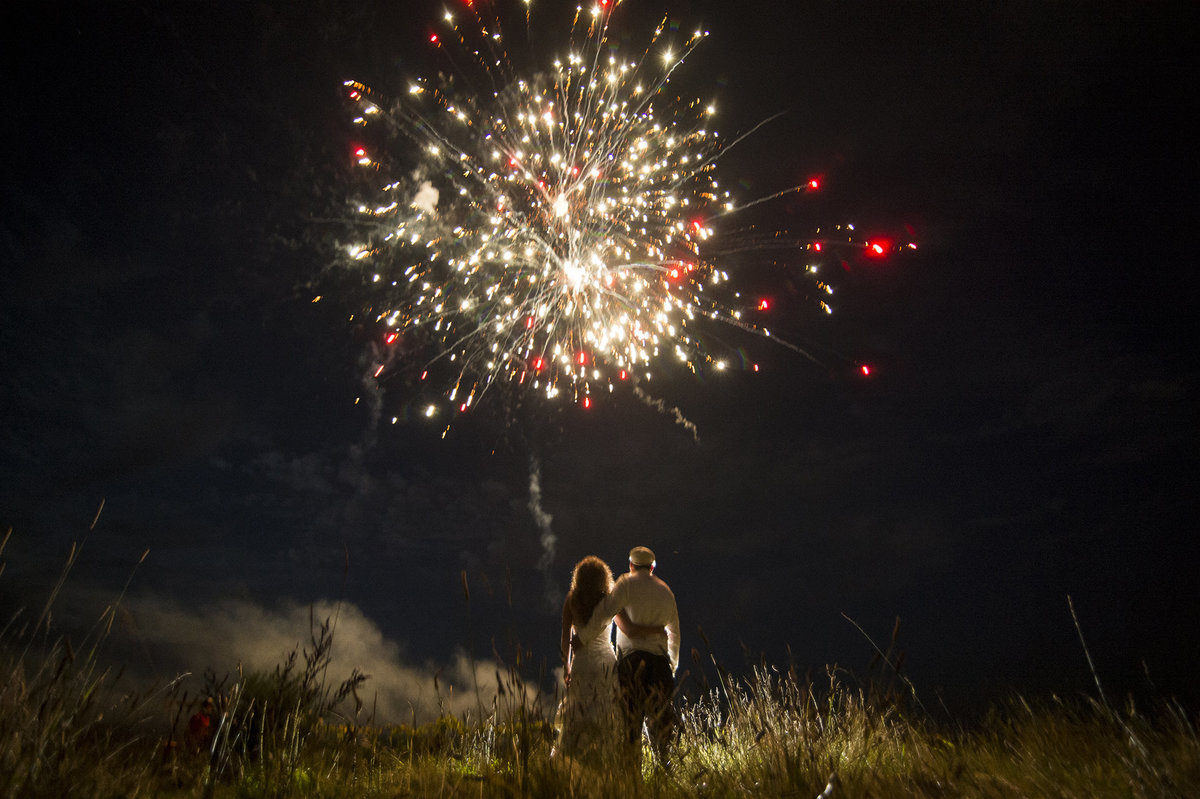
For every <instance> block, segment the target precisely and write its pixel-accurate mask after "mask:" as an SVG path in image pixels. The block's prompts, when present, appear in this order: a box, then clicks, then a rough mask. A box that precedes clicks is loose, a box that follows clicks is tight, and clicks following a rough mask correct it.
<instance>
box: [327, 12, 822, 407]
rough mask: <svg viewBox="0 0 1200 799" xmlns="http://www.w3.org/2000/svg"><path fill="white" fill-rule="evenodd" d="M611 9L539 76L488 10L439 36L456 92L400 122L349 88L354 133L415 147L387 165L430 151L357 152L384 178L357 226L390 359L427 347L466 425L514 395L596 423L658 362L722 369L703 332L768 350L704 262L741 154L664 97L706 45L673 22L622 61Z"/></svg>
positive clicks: (360, 88)
mask: <svg viewBox="0 0 1200 799" xmlns="http://www.w3.org/2000/svg"><path fill="white" fill-rule="evenodd" d="M618 4H619V3H618V2H612V3H606V4H603V5H596V6H594V7H592V8H591V9H583V8H580V9H578V10H577V13H576V15H575V19H574V22H573V23H572V25H571V27H570V31H569V36H568V40H567V43H566V46H565V52H564V53H560V57H559V58H558V59H556V60H553V61H552V63H550V64H539V65H538V69H540V70H542V71H540V72H535V73H531V74H530V75H528V76H523V75H522V73H521V72H520V71H519V70H518V69H517V68H516V67H515V66H514V65H513V62H512V60H511V59H510V57H509V53H508V51H507V50H506V49H505V44H506V41H507V39H506V36H505V35H503V34H502V29H501V26H500V23H499V21H498V20H496V19H495V18H492V17H488V18H486V19H485V17H484V14H485V13H487V12H485V10H484V9H485V8H490V5H489V4H488V3H484V2H477V3H474V4H468V6H469V8H467V9H463V10H461V11H459V12H457V13H459V14H461V15H463V17H464V18H463V19H462V20H459V19H457V18H456V17H455V16H454V15H453V14H451V13H447V14H446V17H445V19H444V20H443V21H442V23H441V27H440V28H439V30H438V32H437V33H435V34H434V35H432V36H431V37H430V44H431V47H433V48H434V49H435V50H436V51H437V52H438V53H439V54H441V55H443V56H445V57H446V58H447V59H449V60H450V61H451V62H452V63H453V67H454V69H453V70H452V71H451V73H449V74H450V76H449V77H444V76H442V73H438V74H439V77H438V78H437V79H434V80H426V79H421V80H417V81H415V82H413V83H412V84H411V86H410V88H409V97H408V99H407V100H406V101H403V102H399V103H394V104H391V106H390V108H389V109H387V110H385V108H384V107H383V105H384V103H383V101H382V100H377V99H376V96H375V93H374V92H373V91H372V90H371V89H370V88H368V87H367V86H365V85H364V84H361V83H358V82H354V81H349V82H347V84H346V85H347V89H348V92H349V96H350V98H351V101H352V103H353V104H354V106H355V108H356V109H357V111H358V114H359V115H358V117H357V119H356V120H355V121H356V122H357V123H359V124H362V125H364V126H374V125H376V123H378V124H379V125H382V126H383V127H385V128H387V129H389V130H390V131H391V132H392V133H393V134H394V135H395V136H397V137H398V138H399V139H400V140H402V142H403V144H404V146H401V147H393V148H391V149H389V148H388V147H387V146H383V145H381V146H380V147H379V148H378V149H379V152H381V153H387V152H394V153H396V154H397V156H402V155H404V154H408V153H411V152H413V151H416V152H417V153H419V160H418V162H417V163H416V164H399V163H392V162H390V161H389V160H388V159H387V158H386V157H385V156H384V155H380V156H379V157H376V155H375V154H374V150H372V152H368V149H367V148H366V147H363V148H360V149H359V152H358V160H359V163H360V164H361V165H362V166H363V167H364V168H365V169H369V170H373V171H375V172H376V173H377V174H379V175H380V176H381V177H382V176H387V177H390V178H391V179H390V180H388V182H387V183H386V184H385V185H384V187H383V190H382V193H381V196H380V197H379V198H378V200H377V201H374V202H372V203H364V204H363V205H361V207H360V208H359V211H360V214H361V218H362V220H363V222H364V230H365V231H367V235H366V237H365V239H364V240H363V241H361V242H360V243H357V244H355V245H353V246H352V247H350V250H349V251H350V255H351V257H352V258H353V259H355V260H357V261H362V262H365V263H364V266H370V267H372V268H371V269H369V270H368V274H369V275H370V277H369V280H370V281H371V283H372V287H373V291H374V296H375V297H376V300H377V301H376V302H375V303H373V305H372V309H371V312H372V313H373V314H374V317H375V319H376V321H377V322H379V323H380V324H382V325H384V326H386V327H387V328H389V329H390V330H392V331H393V333H392V334H389V336H388V341H389V343H391V342H394V341H396V340H397V339H398V338H400V337H407V338H409V339H412V340H418V339H419V340H422V341H423V342H424V343H425V344H426V345H428V346H430V347H431V348H432V352H431V353H430V354H429V355H428V361H427V362H426V364H425V366H424V367H423V371H422V374H421V379H422V380H426V379H428V380H430V381H431V382H432V383H433V384H434V385H437V386H446V387H447V388H446V390H445V397H446V399H447V400H449V401H450V403H451V404H452V406H453V407H454V409H455V410H457V411H459V412H465V411H466V410H468V409H469V408H470V407H471V406H472V405H473V403H475V402H476V401H477V400H478V399H479V398H480V397H481V396H482V395H483V393H484V392H485V391H486V390H487V389H488V388H489V387H490V386H493V385H496V384H501V383H507V384H510V385H512V386H514V387H517V388H520V389H522V390H524V389H529V390H533V391H539V392H543V393H544V394H545V395H546V396H549V397H557V396H568V397H570V398H571V399H572V400H574V401H576V402H578V403H580V404H582V405H584V406H585V407H587V406H590V404H591V402H592V396H593V395H594V394H597V393H601V392H612V391H613V390H614V388H615V387H616V386H617V385H619V384H621V383H622V382H626V381H632V380H635V379H636V380H639V381H645V380H650V379H651V378H652V376H653V369H652V366H653V365H655V364H656V363H658V362H660V361H675V362H678V363H679V364H681V365H683V366H684V367H685V368H687V369H689V370H691V371H693V372H697V371H700V370H707V369H717V370H720V369H724V368H726V362H725V360H724V359H722V358H721V357H719V355H718V354H714V353H712V352H710V351H709V349H708V347H707V346H706V345H705V343H704V341H703V340H702V339H701V337H700V332H699V331H700V328H701V326H702V323H703V322H704V321H705V320H716V321H719V322H724V323H729V324H733V325H735V326H737V327H739V328H741V329H743V330H747V331H750V332H752V333H756V334H759V335H769V333H768V331H766V330H765V329H762V328H760V327H758V326H756V325H754V324H751V323H749V322H747V321H745V320H744V319H743V311H742V309H741V308H740V307H738V306H737V305H736V304H730V303H727V302H724V301H723V300H722V299H721V297H720V295H721V293H722V290H723V286H724V284H725V283H726V282H727V281H728V276H727V275H726V273H725V272H723V271H722V270H720V269H719V268H717V267H716V265H715V264H714V263H713V262H712V261H711V260H710V259H709V258H707V257H706V256H704V255H702V247H707V242H708V240H709V238H710V237H712V236H713V229H712V228H711V227H710V226H709V224H708V220H712V219H715V218H716V217H718V216H722V215H725V214H727V213H730V212H732V211H734V210H736V206H735V204H734V203H733V201H732V200H731V199H730V195H729V192H727V191H726V192H722V191H721V190H720V187H719V184H718V181H717V179H716V177H715V174H714V168H715V162H716V159H717V158H718V156H719V155H720V154H721V153H722V152H724V151H725V150H727V149H728V148H727V146H722V142H721V139H720V137H719V134H718V133H717V132H716V131H712V130H710V129H708V128H707V126H706V123H707V121H708V118H709V117H710V116H711V115H712V114H713V113H714V112H715V108H714V107H713V106H712V105H711V104H705V103H702V102H700V101H699V100H695V101H685V100H681V99H680V98H678V97H673V96H671V94H670V93H669V91H668V86H669V81H670V78H671V75H672V73H673V72H674V71H675V70H676V68H678V67H679V66H680V64H682V63H683V60H684V58H685V57H686V56H687V55H688V54H690V53H691V52H692V50H693V49H694V48H695V47H696V46H697V45H698V44H699V43H700V42H701V41H702V40H703V39H704V38H705V37H706V36H707V35H708V34H707V32H705V31H700V30H697V31H695V32H694V33H693V34H691V35H690V36H688V37H687V38H686V39H685V40H683V41H680V42H675V41H672V40H673V39H674V38H675V34H674V33H673V32H672V31H669V30H668V26H667V25H666V24H665V22H666V20H664V22H663V24H660V25H659V26H658V27H657V28H656V29H655V30H654V31H653V33H652V35H651V36H650V37H649V43H648V44H647V46H646V48H645V49H644V50H643V51H642V52H640V53H639V54H637V55H636V57H629V56H627V55H624V54H621V53H620V52H619V51H618V50H617V48H616V46H615V44H614V43H613V42H611V41H610V39H609V24H610V20H611V16H612V13H613V9H614V8H615V7H616V6H617V5H618ZM527 8H528V7H527ZM546 49H547V48H546V47H545V46H544V45H542V44H540V43H539V44H538V46H537V47H530V50H532V51H538V52H541V51H545V50H546ZM464 56H465V57H466V58H465V59H464V58H463V57H464ZM464 60H465V61H467V62H468V63H467V65H466V67H465V68H464V66H463V61H464ZM548 60H549V59H548ZM464 86H465V87H468V88H470V89H471V90H467V89H464V88H462V87H464ZM481 87H482V88H481ZM792 190H793V189H787V190H784V191H783V192H780V193H779V194H785V193H787V192H788V191H792ZM706 251H707V250H706ZM821 305H822V307H825V308H826V309H827V307H828V306H825V305H824V303H821ZM380 371H382V364H381V365H380ZM376 376H378V373H376ZM429 412H430V413H432V412H433V408H432V406H431V408H430V411H429Z"/></svg>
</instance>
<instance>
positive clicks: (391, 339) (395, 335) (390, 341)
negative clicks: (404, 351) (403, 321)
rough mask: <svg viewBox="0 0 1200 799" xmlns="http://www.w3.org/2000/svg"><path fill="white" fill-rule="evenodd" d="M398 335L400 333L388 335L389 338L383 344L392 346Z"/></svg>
mask: <svg viewBox="0 0 1200 799" xmlns="http://www.w3.org/2000/svg"><path fill="white" fill-rule="evenodd" d="M398 335H399V334H398V333H388V334H387V338H385V339H384V340H383V343H384V344H391V343H392V342H393V341H395V340H396V337H397V336H398Z"/></svg>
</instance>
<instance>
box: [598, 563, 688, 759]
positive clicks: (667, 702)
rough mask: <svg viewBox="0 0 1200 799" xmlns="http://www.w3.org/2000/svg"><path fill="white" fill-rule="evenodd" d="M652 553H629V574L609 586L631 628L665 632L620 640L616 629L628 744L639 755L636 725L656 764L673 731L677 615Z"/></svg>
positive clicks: (640, 739) (674, 721)
mask: <svg viewBox="0 0 1200 799" xmlns="http://www.w3.org/2000/svg"><path fill="white" fill-rule="evenodd" d="M654 566H655V559H654V553H653V552H651V551H650V550H649V549H647V548H646V547H634V548H633V549H632V550H630V552H629V573H628V574H623V575H621V577H620V578H618V579H617V581H616V584H615V585H614V586H613V594H614V595H615V596H617V597H618V601H619V603H620V605H619V606H620V607H622V608H623V609H624V611H625V615H626V617H627V618H628V619H629V620H630V621H632V622H635V623H636V624H641V625H645V626H648V627H661V628H663V629H665V630H666V633H667V635H666V638H665V639H664V638H663V636H662V634H661V633H660V634H659V635H657V636H653V637H641V636H633V637H630V636H628V635H626V634H625V633H624V632H622V631H621V629H620V628H619V627H618V628H617V679H618V681H619V682H620V686H621V706H622V711H623V714H624V720H625V723H626V725H627V726H626V731H627V733H628V736H629V738H628V740H629V744H630V745H631V746H632V747H633V749H634V750H635V751H640V750H641V741H642V723H643V721H644V722H645V724H646V727H647V729H648V731H649V733H650V743H651V745H653V747H654V750H655V753H656V754H657V755H658V757H659V759H660V761H664V762H665V758H664V756H665V753H666V748H667V745H668V744H669V743H670V742H671V739H672V737H673V733H674V730H675V723H676V719H675V706H674V701H673V700H674V698H675V670H676V669H677V668H678V667H679V609H678V608H677V607H676V605H675V595H674V594H673V593H671V589H670V588H669V587H668V586H667V584H666V583H664V582H663V581H662V580H660V579H659V578H658V577H655V576H654Z"/></svg>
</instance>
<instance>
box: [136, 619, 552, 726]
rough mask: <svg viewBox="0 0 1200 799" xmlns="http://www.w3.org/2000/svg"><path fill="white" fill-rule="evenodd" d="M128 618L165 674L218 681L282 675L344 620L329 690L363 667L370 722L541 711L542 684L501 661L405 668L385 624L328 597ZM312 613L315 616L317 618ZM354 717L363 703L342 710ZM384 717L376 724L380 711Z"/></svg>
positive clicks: (462, 657) (458, 658) (458, 659)
mask: <svg viewBox="0 0 1200 799" xmlns="http://www.w3.org/2000/svg"><path fill="white" fill-rule="evenodd" d="M125 610H126V611H128V613H127V615H126V620H127V621H128V622H129V623H130V625H131V626H132V627H133V630H134V634H135V637H136V638H137V639H139V640H138V644H139V645H140V647H141V650H142V651H143V652H144V653H146V654H147V655H149V654H151V653H153V654H154V659H155V661H156V662H157V663H158V669H157V670H158V671H160V672H161V671H162V669H163V668H164V667H171V668H176V669H178V671H177V672H175V673H179V672H181V671H191V672H193V673H196V674H198V673H202V672H203V671H204V670H205V669H212V670H213V671H214V672H215V673H216V674H217V675H218V678H219V677H220V676H221V675H223V674H226V673H230V674H233V673H235V672H236V669H237V668H238V667H239V665H240V666H241V667H242V668H243V669H244V670H246V671H268V672H269V671H273V670H274V668H275V666H276V665H278V664H280V663H282V662H283V661H284V660H285V659H286V658H287V656H288V654H289V653H290V652H292V651H293V650H298V649H300V648H303V647H308V648H311V635H310V630H311V628H310V621H312V622H314V623H315V624H318V625H319V624H320V623H321V622H322V621H324V620H325V619H326V618H330V619H335V620H336V627H335V628H334V633H333V646H332V649H331V662H330V667H329V671H328V675H329V684H330V685H331V686H333V687H336V685H338V684H340V683H341V681H342V680H344V679H346V678H347V677H349V676H350V673H351V671H352V670H353V669H355V668H357V669H359V670H360V671H362V672H363V673H365V674H367V675H369V677H370V679H368V680H367V682H366V683H365V684H364V685H363V686H362V688H361V689H360V690H359V697H360V698H361V700H362V702H363V710H362V714H361V715H360V721H364V722H366V721H373V722H374V723H376V724H386V723H414V722H415V723H418V724H419V723H424V722H427V721H430V720H432V719H435V718H437V717H438V716H439V715H442V714H450V715H455V716H459V717H463V716H466V715H470V716H472V717H478V716H479V715H480V714H481V713H488V712H490V711H491V709H492V707H493V702H494V701H496V700H497V698H498V697H500V702H501V703H504V702H520V701H521V699H522V695H523V697H524V701H525V703H526V706H527V707H537V703H538V701H539V699H540V697H539V694H538V691H537V689H536V687H535V686H529V685H526V684H522V685H520V686H514V685H512V684H511V683H510V682H509V681H508V679H507V678H506V677H503V676H502V675H501V674H500V673H499V672H498V669H497V667H496V665H495V664H494V663H492V662H491V661H472V660H471V658H469V657H467V656H466V654H464V653H461V652H459V653H457V654H456V655H455V656H454V658H453V659H452V660H451V661H450V662H448V663H433V662H427V663H424V664H421V665H414V664H411V663H405V662H403V652H402V650H401V647H400V645H399V644H398V643H397V642H395V641H392V640H389V639H387V638H385V637H384V635H383V632H382V631H381V630H380V629H379V626H378V625H377V624H375V622H373V621H372V620H371V619H369V618H367V617H366V616H365V615H364V614H363V612H362V611H361V610H360V609H359V608H358V607H356V606H355V605H352V604H348V603H345V602H343V603H341V605H340V606H338V605H336V604H334V603H332V602H328V601H319V602H316V603H314V604H313V605H312V606H311V608H310V606H308V605H301V604H298V603H294V602H288V603H283V604H280V605H278V606H275V607H264V606H261V605H258V604H255V603H253V602H249V601H245V600H222V601H219V602H216V603H213V604H210V605H207V606H204V607H198V608H185V607H183V606H181V605H179V604H178V603H176V602H174V601H170V600H164V599H163V598H161V597H155V596H144V597H140V598H132V599H130V600H127V601H126V603H125ZM310 612H311V615H310ZM339 709H340V710H341V711H342V712H345V713H348V714H349V713H353V712H354V706H353V700H347V702H346V704H345V705H344V706H342V707H341V708H339ZM372 712H374V718H373V719H372V718H370V714H371V713H372Z"/></svg>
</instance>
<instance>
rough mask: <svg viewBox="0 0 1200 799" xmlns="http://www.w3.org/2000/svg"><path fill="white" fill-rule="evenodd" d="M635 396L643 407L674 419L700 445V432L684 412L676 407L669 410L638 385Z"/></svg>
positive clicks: (634, 389) (635, 388) (634, 392)
mask: <svg viewBox="0 0 1200 799" xmlns="http://www.w3.org/2000/svg"><path fill="white" fill-rule="evenodd" d="M633 395H634V396H635V397H637V398H638V399H639V400H641V401H642V404H643V405H645V406H647V407H649V408H653V409H654V410H656V411H658V412H659V413H661V414H662V415H664V416H671V417H673V418H674V419H675V424H677V425H680V426H681V427H683V429H684V430H687V431H688V432H689V433H691V434H692V440H693V441H695V442H696V443H697V444H699V443H700V430H699V429H698V428H697V427H696V425H695V423H694V422H692V421H690V420H689V419H688V418H687V417H686V416H684V415H683V411H681V410H679V409H678V408H676V407H674V406H672V407H670V408H668V407H667V404H666V403H665V402H663V401H662V400H660V399H655V398H654V397H651V396H650V395H649V394H647V393H646V392H645V391H643V390H642V387H641V386H639V385H636V384H635V385H634V386H633Z"/></svg>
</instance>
